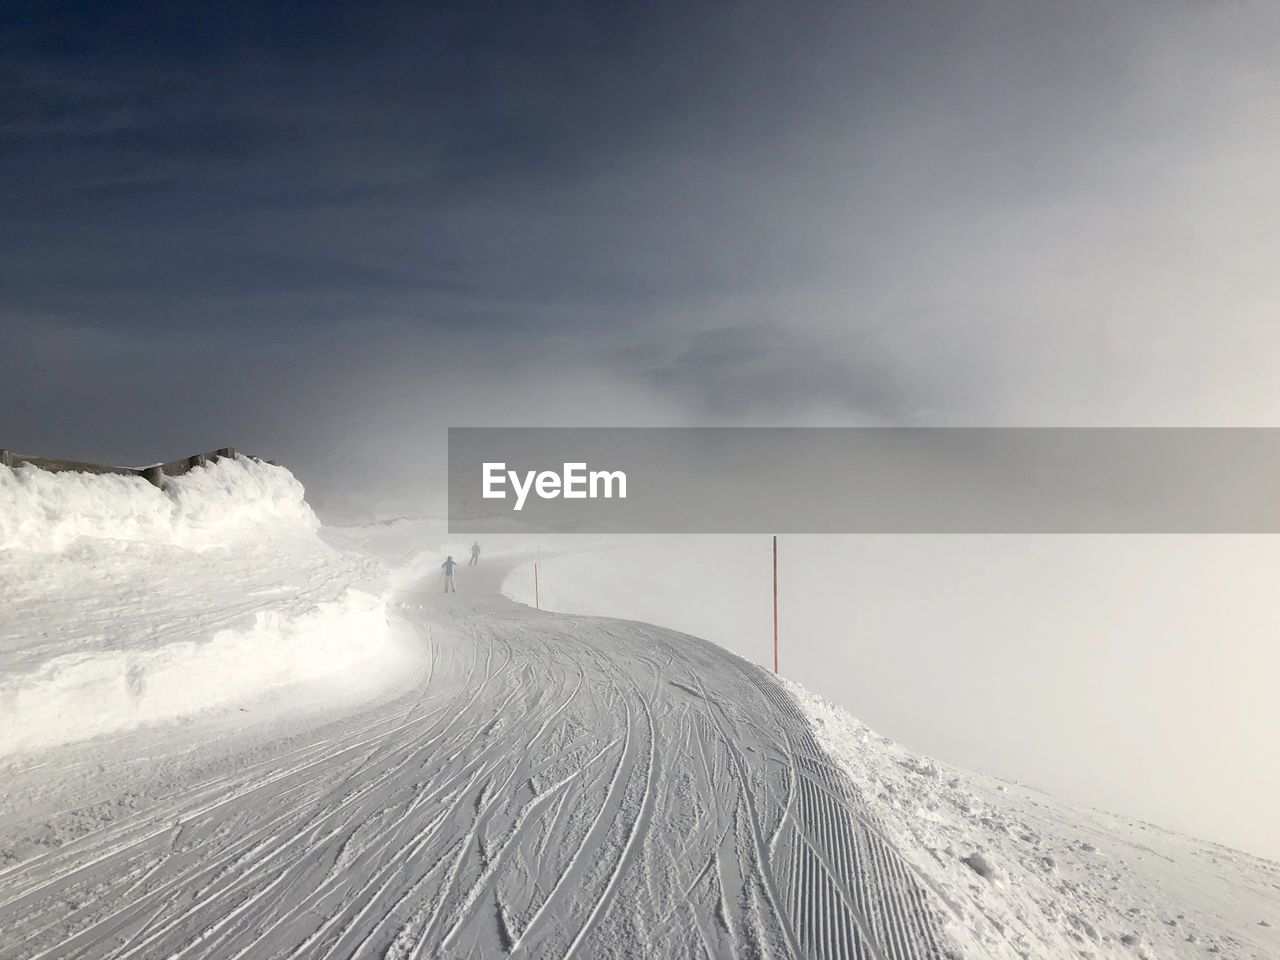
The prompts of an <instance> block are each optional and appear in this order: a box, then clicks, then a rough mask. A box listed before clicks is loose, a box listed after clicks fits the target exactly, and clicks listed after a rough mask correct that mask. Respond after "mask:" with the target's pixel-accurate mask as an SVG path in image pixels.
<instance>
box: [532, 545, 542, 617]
mask: <svg viewBox="0 0 1280 960" xmlns="http://www.w3.org/2000/svg"><path fill="white" fill-rule="evenodd" d="M540 559H542V548H541V547H539V548H538V553H537V555H536V556H535V558H534V561H533V609H535V610H541V609H542V603H541V602H540V601H539V600H538V561H539V560H540Z"/></svg>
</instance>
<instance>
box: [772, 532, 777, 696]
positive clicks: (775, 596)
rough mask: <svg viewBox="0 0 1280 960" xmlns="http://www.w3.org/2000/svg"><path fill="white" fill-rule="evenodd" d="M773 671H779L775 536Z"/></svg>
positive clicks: (774, 549) (774, 542)
mask: <svg viewBox="0 0 1280 960" xmlns="http://www.w3.org/2000/svg"><path fill="white" fill-rule="evenodd" d="M773 672H774V673H777V672H778V537H777V535H776V534H775V535H774V538H773Z"/></svg>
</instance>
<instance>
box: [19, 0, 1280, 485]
mask: <svg viewBox="0 0 1280 960" xmlns="http://www.w3.org/2000/svg"><path fill="white" fill-rule="evenodd" d="M3 16H4V23H3V24H0V27H2V29H0V36H3V38H4V39H3V41H0V43H3V45H4V47H3V50H2V51H0V52H2V53H3V55H4V57H3V63H4V68H3V71H2V72H0V85H2V86H3V90H2V91H0V93H3V95H2V96H0V249H3V250H4V252H5V255H4V257H3V258H0V325H3V326H4V327H5V328H6V331H5V337H4V351H3V354H2V355H0V419H3V421H4V422H3V423H0V426H4V427H5V429H6V430H8V431H17V432H18V433H20V435H21V436H23V437H24V438H26V439H25V440H24V443H26V444H27V445H30V444H31V443H36V444H37V445H40V446H43V444H42V443H41V442H40V438H41V437H42V436H43V437H48V438H49V440H48V442H49V443H53V442H54V440H55V438H60V439H59V441H58V446H59V447H60V449H59V451H57V452H67V453H75V452H77V451H76V450H66V449H65V448H63V447H62V445H63V444H65V445H66V446H84V445H91V441H92V444H97V443H101V444H102V445H103V446H106V447H116V448H119V449H121V450H127V451H140V450H141V449H142V448H149V447H151V446H153V445H157V444H158V445H161V446H165V447H168V446H169V445H170V444H169V442H168V441H166V442H164V443H161V442H160V437H161V435H163V436H164V437H171V438H173V442H174V443H176V442H178V440H179V439H180V438H181V437H182V436H183V435H184V431H186V430H188V429H194V428H195V427H196V426H200V429H201V430H205V429H206V428H207V429H208V430H209V431H210V432H215V433H218V434H219V439H221V440H222V441H223V442H226V440H227V439H232V440H233V439H234V438H225V437H224V434H225V433H228V432H229V433H234V434H237V435H241V434H248V435H249V436H253V437H261V441H260V445H261V446H265V447H270V448H281V449H287V450H288V451H290V456H291V457H293V458H294V459H295V461H296V462H301V463H315V464H319V463H321V462H322V461H323V460H325V456H324V454H323V451H322V450H321V449H319V448H305V446H304V444H302V442H301V440H300V438H303V437H307V438H309V439H310V440H312V441H314V442H315V443H317V444H320V445H323V444H324V443H327V442H329V440H328V438H329V437H330V436H331V435H332V432H333V431H334V430H337V429H339V425H341V426H340V429H341V430H342V431H345V435H344V436H343V438H342V442H343V443H344V444H347V443H364V442H365V440H364V438H365V437H366V436H368V435H369V434H370V432H371V431H373V430H374V427H373V424H374V422H375V421H376V420H377V418H378V417H379V416H381V417H382V418H383V422H384V427H383V428H382V430H381V431H380V433H381V434H382V436H383V438H384V439H385V441H386V442H392V441H393V440H397V438H399V440H402V439H403V434H404V432H405V431H412V430H414V429H415V427H414V426H413V417H412V416H410V415H409V414H407V413H405V412H404V411H405V410H407V409H409V407H411V405H412V404H415V403H421V404H423V405H425V406H427V407H429V408H430V409H431V414H430V418H429V419H431V420H432V422H433V423H434V422H436V421H440V422H443V419H444V417H445V414H446V413H447V414H448V415H450V416H456V417H458V418H459V421H460V422H463V421H465V420H466V419H467V412H468V411H469V410H473V409H483V410H486V411H489V412H490V413H491V414H492V415H493V416H497V414H496V413H493V411H496V410H498V409H501V408H502V407H503V404H504V403H505V408H506V409H507V410H509V411H513V412H512V413H511V415H512V416H514V415H516V412H518V413H519V415H520V416H525V417H527V416H533V415H535V414H537V413H538V412H539V411H541V412H542V413H543V414H544V415H545V416H546V417H547V418H548V422H556V420H557V419H559V420H561V421H563V420H565V419H572V418H573V411H574V403H575V402H576V403H577V405H578V408H579V412H580V415H581V416H583V417H586V416H592V415H595V414H596V413H597V412H598V411H601V410H606V409H608V410H613V411H621V412H620V413H619V414H618V415H619V416H634V418H636V419H640V420H645V419H646V417H647V419H649V420H655V419H656V420H660V419H662V418H666V419H667V420H668V421H678V422H684V421H693V420H698V419H700V418H702V419H708V418H709V419H714V420H716V421H719V422H724V421H729V420H734V419H735V418H736V419H740V420H743V421H752V420H755V421H762V422H765V421H767V422H783V421H786V420H788V419H797V420H804V419H811V418H815V417H817V418H821V419H823V420H825V421H827V422H830V421H834V420H840V419H841V418H845V419H848V420H850V421H856V422H863V421H892V422H903V421H906V422H917V421H935V422H954V421H966V420H967V421H968V422H971V423H974V422H976V423H984V422H986V423H990V422H1003V421H1007V420H1026V419H1030V420H1031V421H1032V422H1035V421H1037V420H1038V421H1040V422H1062V421H1063V420H1066V421H1092V422H1098V420H1099V419H1103V420H1105V419H1106V418H1121V419H1123V418H1126V417H1128V418H1133V417H1137V418H1139V419H1140V420H1142V421H1143V422H1153V421H1155V420H1160V419H1172V420H1174V421H1177V420H1178V419H1180V418H1182V419H1185V417H1186V416H1187V415H1188V411H1192V412H1196V411H1198V412H1199V413H1198V415H1199V416H1202V417H1205V416H1214V415H1216V416H1219V417H1237V418H1238V417H1241V416H1244V417H1249V416H1255V417H1256V416H1259V415H1260V414H1258V412H1257V411H1260V410H1266V409H1271V407H1272V406H1273V404H1270V403H1269V401H1268V400H1267V398H1268V397H1269V396H1270V393H1269V392H1268V391H1269V388H1268V387H1267V386H1266V384H1267V383H1268V382H1269V380H1270V375H1269V372H1268V371H1267V370H1266V369H1265V364H1264V363H1263V361H1262V360H1261V359H1260V358H1264V357H1266V356H1268V355H1269V354H1272V353H1274V350H1272V349H1271V348H1272V347H1275V346H1276V345H1275V344H1273V343H1272V342H1271V339H1270V337H1269V335H1268V334H1266V333H1265V332H1259V331H1260V329H1261V328H1260V327H1259V322H1260V321H1258V319H1257V318H1258V317H1259V316H1264V315H1266V311H1267V310H1268V309H1269V307H1268V304H1273V303H1274V302H1275V297H1276V296H1277V295H1278V294H1277V291H1276V290H1275V289H1274V282H1273V281H1272V280H1271V279H1270V278H1271V277H1273V276H1274V268H1273V265H1274V260H1275V255H1276V254H1277V253H1280V249H1278V248H1280V240H1277V238H1276V237H1275V236H1274V229H1273V228H1274V224H1275V223H1276V222H1280V191H1277V188H1276V187H1275V186H1274V184H1275V178H1274V177H1273V176H1271V171H1270V166H1271V163H1270V161H1271V159H1272V158H1273V157H1274V155H1275V151H1276V149H1277V148H1280V129H1278V125H1277V122H1276V120H1275V118H1274V114H1273V112H1270V111H1268V110H1266V108H1265V105H1266V104H1269V103H1273V102H1275V99H1276V96H1277V95H1278V94H1280V78H1278V77H1277V73H1276V70H1275V68H1274V58H1273V57H1272V56H1271V53H1272V51H1273V49H1274V43H1273V42H1272V41H1274V40H1275V39H1277V38H1280V30H1278V29H1277V21H1278V20H1280V18H1277V17H1276V16H1275V15H1274V13H1272V12H1269V11H1268V10H1264V9H1261V8H1256V7H1255V8H1249V9H1248V10H1247V11H1246V10H1245V9H1243V8H1230V7H1209V6H1205V5H1201V4H1192V3H1186V4H1182V3H1179V4H1175V5H1173V6H1172V7H1170V8H1168V9H1167V10H1166V11H1164V14H1163V15H1162V16H1161V17H1159V18H1155V17H1152V16H1150V15H1149V13H1147V12H1144V11H1142V10H1140V9H1138V8H1123V7H1116V6H1115V5H1112V4H1104V3H1083V4H1071V5H1063V4H1047V3H1046V4H1022V3H1012V2H984V3H977V4H965V5H938V4H927V3H921V4H915V3H893V4H888V3H885V4H882V3H877V2H872V3H863V4H847V5H837V6H832V7H827V8H823V9H821V10H819V9H817V8H810V9H806V10H799V9H796V8H794V7H787V6H785V5H778V4H769V3H754V2H748V3H737V4H675V3H656V4H655V3H636V4H629V3H623V4H571V3H552V4H538V5H536V6H528V7H511V6H509V5H507V6H502V7H495V6H491V5H487V4H476V3H465V4H464V3H457V4H432V5H422V4H407V3H394V2H393V3H381V4H374V5H358V4H307V5H304V6H302V7H299V6H297V5H274V4H261V3H228V4H218V5H214V6H204V7H198V8H197V7H188V6H173V5H169V6H161V5H153V4H130V3H124V4H88V3H84V4H31V5H20V6H19V7H13V6H11V7H10V8H9V9H7V10H6V11H5V13H4V14H3ZM1207 316H1212V317H1213V319H1214V323H1213V328H1212V330H1210V329H1209V327H1208V326H1207V325H1205V324H1204V323H1202V318H1204V317H1207ZM85 343H93V344H96V345H97V349H95V350H94V351H92V352H90V353H85V352H84V351H83V350H82V349H81V347H82V346H83V344H85ZM59 344H61V347H57V345H59ZM55 347H56V349H55ZM72 347H74V348H75V349H74V350H71V353H69V354H68V353H65V352H63V353H59V352H58V350H59V349H63V348H66V349H71V348H72ZM1144 352H1145V354H1146V355H1145V356H1144ZM1153 353H1154V356H1155V360H1152V359H1151V356H1152V355H1153ZM32 371H36V372H32ZM157 382H159V383H163V384H165V387H164V392H165V395H166V396H167V397H168V401H167V402H166V403H164V404H159V405H155V406H153V405H152V398H153V396H154V392H155V389H154V388H153V387H151V386H150V385H152V384H155V383H157ZM431 383H447V384H448V387H447V390H448V397H447V398H445V399H441V398H439V397H437V396H435V395H434V394H433V391H432V389H431V388H430V384H431ZM585 383H590V384H592V389H593V390H594V391H595V392H596V394H597V395H596V396H592V397H586V396H583V395H582V389H585V388H582V389H579V387H578V386H574V387H573V388H569V387H567V386H566V385H568V384H573V385H582V384H585ZM68 384H69V385H68ZM317 384H323V385H324V389H320V388H319V387H317ZM89 385H93V389H91V388H90V386H89ZM517 385H518V394H519V395H517ZM1188 385H1194V389H1191V388H1189V386H1188ZM338 386H342V387H343V389H338ZM611 392H613V394H616V396H617V397H625V398H626V399H625V403H624V402H619V403H616V404H610V403H608V402H606V401H605V400H602V399H601V396H599V395H607V394H610V393H611ZM338 395H341V396H342V397H343V398H344V402H345V404H346V406H342V405H338V404H337V403H336V402H335V401H334V400H333V399H332V398H333V397H335V396H338ZM94 397H97V400H96V401H95V400H94V399H93V398H94ZM250 398H251V399H250ZM91 408H93V409H92V414H88V413H85V412H84V411H85V410H89V409H91ZM351 408H355V411H356V412H352V409H351ZM277 410H279V411H283V412H281V413H280V414H279V415H278V416H277V415H276V414H275V412H274V411H277ZM77 411H79V412H77ZM388 411H395V413H394V415H392V414H390V413H388ZM1206 411H1213V413H1209V412H1206ZM108 412H111V413H113V414H114V415H112V416H110V417H108V416H107V414H108ZM77 416H83V417H89V416H93V417H102V418H103V420H102V421H101V422H97V426H96V427H95V428H94V429H93V430H88V429H86V430H77V429H73V428H69V427H68V426H67V424H68V423H69V422H73V421H74V420H75V418H76V417H77ZM392 423H394V425H392ZM397 442H398V441H397ZM186 445H188V444H185V443H184V444H182V446H186ZM242 445H243V443H242ZM166 452H167V451H166ZM134 455H135V454H134V453H132V452H131V453H130V456H134ZM138 455H140V454H138Z"/></svg>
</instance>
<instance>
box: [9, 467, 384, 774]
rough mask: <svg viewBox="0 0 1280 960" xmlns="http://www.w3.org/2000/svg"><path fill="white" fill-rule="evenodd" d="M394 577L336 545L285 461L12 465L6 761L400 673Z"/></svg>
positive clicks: (372, 562) (366, 682) (10, 471)
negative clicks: (152, 469)
mask: <svg viewBox="0 0 1280 960" xmlns="http://www.w3.org/2000/svg"><path fill="white" fill-rule="evenodd" d="M388 592H389V583H388V580H387V575H386V571H385V570H384V569H383V568H382V567H381V565H380V564H378V563H376V562H375V561H371V560H370V559H368V558H367V557H362V556H356V555H354V554H350V553H346V552H341V551H338V550H335V549H333V548H332V547H330V546H328V545H327V544H325V543H324V542H323V541H322V539H321V537H320V524H319V521H318V520H317V518H316V516H315V514H314V513H313V512H312V510H311V508H310V506H309V505H308V504H307V503H306V501H305V499H304V494H303V488H302V485H301V484H300V483H299V482H298V481H297V479H296V478H294V476H293V475H292V474H291V473H290V472H289V471H288V470H286V469H284V468H282V467H277V466H272V465H270V464H266V463H262V462H259V461H255V460H250V459H247V458H239V459H236V460H228V459H223V460H219V461H217V462H214V463H210V464H208V465H205V466H203V467H198V468H196V469H193V470H191V471H190V472H189V473H186V474H184V475H182V476H178V477H170V478H166V481H165V488H164V489H163V490H161V489H157V488H156V487H154V486H152V485H151V484H149V483H147V482H146V481H145V480H143V479H141V478H138V477H127V476H114V475H105V476H97V475H89V474H81V473H49V472H46V471H43V470H39V469H37V468H33V467H30V466H23V467H19V468H17V469H9V468H7V467H3V466H0V754H3V753H11V752H13V751H15V750H29V749H33V748H38V747H43V746H48V745H51V744H55V743H62V742H68V741H73V740H80V739H85V738H88V737H91V736H95V735H99V734H103V733H109V732H114V731H120V730H125V729H128V728H130V727H133V726H136V725H139V724H143V723H150V722H155V721H161V720H165V719H170V718H175V717H180V716H185V715H190V714H193V713H196V712H199V711H202V710H207V709H210V708H216V707H220V706H224V705H229V704H233V703H237V702H243V701H245V700H247V699H250V698H253V697H255V696H259V695H261V694H263V693H264V692H266V691H270V690H273V689H276V688H280V687H284V686H289V685H296V684H303V683H330V684H334V685H337V686H341V687H342V688H344V690H349V689H350V688H351V686H352V682H353V681H352V677H355V678H357V679H356V681H355V682H357V683H360V684H373V683H376V679H377V677H378V676H379V675H380V674H389V673H394V672H395V671H397V670H399V669H400V668H401V666H402V659H403V657H404V656H405V650H404V648H403V645H401V644H397V642H395V640H394V638H393V636H392V632H391V630H390V627H389V624H388V616H387V596H388Z"/></svg>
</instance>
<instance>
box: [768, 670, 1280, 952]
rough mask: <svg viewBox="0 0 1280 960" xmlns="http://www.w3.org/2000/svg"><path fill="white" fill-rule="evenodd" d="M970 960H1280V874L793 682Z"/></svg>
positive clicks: (1279, 868)
mask: <svg viewBox="0 0 1280 960" xmlns="http://www.w3.org/2000/svg"><path fill="white" fill-rule="evenodd" d="M784 683H785V684H786V686H787V688H788V689H789V690H790V692H791V693H792V695H793V696H794V697H795V699H796V701H797V702H798V703H799V705H800V707H801V710H802V711H803V712H804V713H805V715H806V716H807V717H808V719H809V721H810V724H811V725H812V727H813V731H814V734H815V737H816V738H817V740H818V742H819V744H820V745H821V746H822V747H823V748H824V749H825V750H826V751H827V752H828V753H829V754H830V755H831V756H832V758H833V759H834V760H835V761H836V762H837V763H838V764H839V765H840V766H841V767H843V768H844V770H845V771H846V772H847V773H848V774H849V777H850V779H851V780H852V781H853V783H854V784H856V785H857V787H858V789H859V791H860V792H861V794H862V796H863V799H864V800H865V801H866V803H867V804H868V806H869V808H870V809H871V810H872V811H873V812H874V814H875V815H876V816H877V817H878V819H879V821H880V824H881V829H883V830H884V832H885V833H886V835H887V836H888V838H889V840H890V841H891V842H892V843H893V845H894V848H895V849H896V850H897V851H898V852H899V853H900V854H901V855H902V857H903V858H904V859H905V860H906V861H907V862H908V863H909V864H910V865H911V867H912V868H913V870H914V871H915V872H916V873H917V875H918V876H919V877H920V878H921V879H922V880H923V881H924V882H925V883H926V884H927V885H928V886H929V887H930V888H932V889H933V891H934V892H935V893H937V894H938V895H939V897H940V898H941V899H942V900H943V902H944V903H945V904H946V905H947V907H948V909H949V913H950V916H951V922H950V924H949V927H948V930H947V933H948V935H949V936H950V938H951V940H952V943H953V947H954V949H955V952H956V953H957V954H958V955H959V956H963V957H966V958H968V957H973V958H988V957H990V958H1011V960H1012V958H1025V957H1044V958H1059V957H1061V958H1069V957H1090V958H1095V960H1103V958H1115V960H1122V958H1123V960H1135V958H1139V960H1182V958H1186V960H1190V958H1193V957H1195V958H1202V957H1205V956H1223V957H1237V958H1254V960H1263V958H1272V957H1276V956H1280V952H1277V951H1278V950H1280V939H1277V936H1276V928H1277V926H1280V900H1277V898H1276V891H1277V890H1280V864H1275V863H1272V862H1270V861H1268V860H1263V859H1261V858H1259V857H1254V856H1251V855H1249V854H1246V853H1242V852H1240V851H1238V850H1231V849H1229V848H1227V847H1223V846H1220V845H1218V844H1214V843H1210V842H1208V841H1203V840H1196V839H1194V838H1191V837H1186V836H1182V835H1179V834H1176V833H1172V832H1170V831H1167V830H1163V829H1161V828H1159V827H1156V826H1153V825H1151V824H1149V823H1144V822H1142V821H1140V820H1135V819H1133V818H1130V817H1122V816H1117V815H1113V814H1108V813H1104V812H1102V811H1099V810H1094V809H1092V808H1089V807H1082V806H1077V805H1073V804H1070V803H1067V802H1064V801H1062V800H1059V799H1056V798H1054V797H1051V796H1049V795H1047V794H1044V793H1041V792H1039V791H1037V790H1034V789H1031V788H1028V787H1025V786H1023V785H1021V784H1017V783H1010V782H1006V781H1002V780H998V779H996V778H994V777H988V776H983V775H981V774H976V773H971V772H969V771H966V770H961V769H958V768H955V767H950V766H947V765H946V764H943V763H939V762H938V761H936V760H933V759H930V758H929V757H925V756H922V755H920V754H916V753H912V752H911V751H909V750H907V749H905V748H903V747H901V746H899V745H898V744H896V743H894V742H893V741H892V740H890V739H889V738H887V737H881V736H879V735H877V734H876V733H874V732H873V731H872V730H870V729H869V728H868V727H867V726H866V725H865V724H863V723H861V722H860V721H858V720H856V719H855V718H854V717H852V716H850V715H849V714H848V713H846V712H845V711H844V710H842V709H840V708H839V707H837V706H834V705H833V704H831V703H829V702H827V701H826V700H824V699H823V698H822V697H819V696H817V695H816V694H813V693H810V692H809V691H808V690H806V689H805V688H804V687H801V686H800V685H799V684H795V683H790V682H787V681H784Z"/></svg>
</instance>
